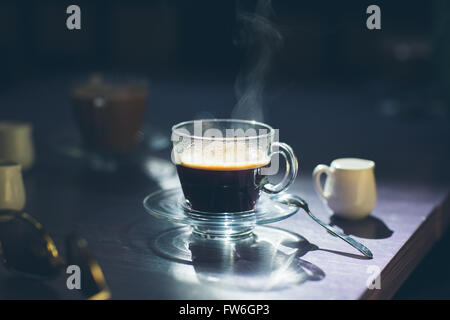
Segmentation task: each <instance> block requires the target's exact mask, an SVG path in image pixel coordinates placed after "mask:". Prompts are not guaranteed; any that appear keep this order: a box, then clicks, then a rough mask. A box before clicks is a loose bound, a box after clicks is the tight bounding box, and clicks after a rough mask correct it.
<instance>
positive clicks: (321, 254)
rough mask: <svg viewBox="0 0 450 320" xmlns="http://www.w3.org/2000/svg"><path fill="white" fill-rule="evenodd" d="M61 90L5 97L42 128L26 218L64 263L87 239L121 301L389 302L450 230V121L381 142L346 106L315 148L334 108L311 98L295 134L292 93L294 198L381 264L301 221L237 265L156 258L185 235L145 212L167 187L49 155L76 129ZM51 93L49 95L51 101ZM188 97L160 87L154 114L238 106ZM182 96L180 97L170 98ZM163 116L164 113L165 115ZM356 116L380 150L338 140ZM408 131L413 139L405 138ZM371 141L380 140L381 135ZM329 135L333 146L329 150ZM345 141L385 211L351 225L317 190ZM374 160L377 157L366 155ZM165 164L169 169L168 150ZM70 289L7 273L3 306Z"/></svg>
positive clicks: (264, 236)
mask: <svg viewBox="0 0 450 320" xmlns="http://www.w3.org/2000/svg"><path fill="white" fill-rule="evenodd" d="M57 80H58V79H56V80H52V81H50V82H47V83H45V84H42V83H41V82H39V84H37V85H33V86H30V87H26V88H23V89H20V90H19V89H17V90H12V91H10V92H8V94H2V95H0V98H1V99H2V101H4V102H6V103H7V104H8V105H9V106H10V108H8V109H2V110H0V111H1V112H0V116H1V117H2V118H10V119H11V118H13V119H19V118H21V116H20V115H25V116H24V117H25V120H26V119H28V120H31V121H33V122H34V123H35V125H36V130H35V132H36V140H37V154H38V158H37V162H36V166H35V168H34V169H33V170H32V171H30V172H27V173H25V177H24V178H25V186H26V190H27V195H28V196H27V205H26V211H27V212H28V213H30V214H31V215H33V216H34V217H36V218H37V219H38V220H39V221H40V222H41V223H42V224H43V225H44V227H45V228H46V229H47V231H48V232H49V233H50V234H51V235H52V236H53V237H54V239H55V241H56V243H57V246H58V247H59V248H62V249H61V250H60V251H61V252H62V254H64V249H63V248H64V238H65V236H66V235H67V234H69V233H70V232H76V233H78V234H80V235H82V236H83V237H85V238H86V239H87V240H88V242H89V246H90V248H91V249H92V252H93V253H94V255H95V256H96V257H97V259H98V261H99V262H100V265H101V266H102V268H103V271H104V273H105V277H106V279H107V281H108V284H109V286H110V288H111V291H112V295H113V298H116V299H360V298H363V299H374V298H390V297H391V296H392V295H393V294H394V293H395V291H396V290H397V289H398V288H399V286H400V285H401V284H402V282H403V281H404V280H405V279H406V278H407V277H408V275H409V274H410V272H411V271H412V270H413V269H414V267H415V266H416V265H417V263H418V262H419V261H420V260H421V258H422V257H423V256H424V255H425V253H426V252H427V251H428V250H429V249H430V248H431V246H432V245H433V244H434V243H435V242H436V241H437V240H438V239H439V238H440V237H441V235H442V234H443V232H444V231H445V229H446V228H447V226H448V221H449V219H450V218H449V216H450V204H449V202H450V200H449V180H448V177H449V175H448V172H442V177H443V179H438V178H437V177H438V175H439V171H438V168H437V165H438V164H439V163H442V164H444V165H446V164H447V163H448V161H446V160H448V158H449V157H448V155H449V152H448V150H447V149H444V148H442V146H445V141H448V140H446V139H447V138H446V137H448V136H449V134H448V133H449V132H448V128H447V129H445V128H446V127H445V126H444V127H443V126H442V123H446V122H443V121H442V120H439V119H438V120H436V121H428V122H426V123H425V122H424V123H420V124H419V123H417V122H415V121H412V122H411V121H410V122H408V124H405V123H404V122H402V121H400V123H399V124H398V125H397V124H396V123H395V121H394V120H392V119H389V120H386V121H384V122H383V123H382V128H383V133H384V134H385V135H381V138H380V137H378V138H377V136H378V135H379V134H381V133H380V131H377V130H376V129H375V128H376V126H377V124H373V123H372V122H371V121H370V119H378V120H379V118H376V116H375V115H372V118H371V117H369V116H366V115H367V114H371V112H372V111H369V110H368V111H366V112H362V111H360V110H359V109H357V108H355V109H351V107H348V108H346V107H343V108H342V109H341V112H340V114H341V115H342V116H343V120H342V121H343V122H341V123H339V124H336V123H334V122H333V119H334V118H335V117H336V113H333V112H332V113H331V115H330V117H329V118H330V119H329V122H328V124H329V125H330V127H327V130H326V132H325V133H323V132H322V133H320V132H319V133H318V135H317V137H314V138H312V137H308V139H310V141H309V143H308V142H307V140H308V139H306V137H307V135H306V133H307V132H310V131H311V130H313V129H314V128H315V127H316V126H317V125H318V124H319V120H318V119H316V118H315V115H316V114H317V113H318V111H317V110H319V109H320V108H322V110H325V111H330V110H331V109H330V107H329V104H328V103H326V101H323V99H322V94H321V93H320V92H321V91H319V93H318V95H317V96H316V98H315V99H316V100H313V99H312V98H311V101H316V103H313V102H310V104H312V105H315V108H310V109H309V108H307V107H306V108H305V109H303V110H302V111H301V114H303V115H305V114H306V115H309V116H310V118H311V119H312V120H311V121H312V122H311V123H304V124H303V125H302V126H301V127H299V126H298V125H297V126H295V125H294V122H295V121H296V120H295V117H294V116H295V115H298V114H296V113H295V112H296V111H295V110H296V109H295V108H294V106H295V105H297V103H298V101H301V99H300V98H298V99H297V98H296V97H298V96H296V95H295V94H294V93H292V92H291V93H289V92H288V93H287V95H288V96H289V97H290V98H289V99H288V100H286V101H284V102H282V103H281V104H282V105H285V106H287V107H286V109H285V110H288V111H289V110H290V111H289V112H290V114H292V117H291V119H288V118H289V117H285V116H283V115H280V114H275V115H274V116H273V117H272V119H273V122H274V123H275V126H276V124H279V123H280V121H281V119H284V120H285V125H284V128H285V131H283V132H282V133H281V135H282V137H281V140H284V141H286V142H288V143H290V144H291V145H292V146H293V147H294V149H295V150H296V151H297V152H298V154H300V167H301V173H300V176H299V177H298V178H297V181H296V183H295V184H294V185H293V187H292V188H291V189H290V192H293V193H296V194H299V195H301V196H302V197H304V198H305V199H306V200H307V201H308V202H309V203H310V208H311V210H312V212H313V213H315V214H316V215H317V216H318V217H320V218H322V219H323V220H324V221H327V222H328V221H331V222H332V223H334V224H335V225H336V227H338V228H340V229H342V230H343V231H344V232H346V233H348V234H351V235H353V236H354V237H355V238H356V239H358V240H360V241H361V242H362V243H363V244H365V245H366V246H367V247H369V248H370V249H371V250H372V252H373V254H374V259H372V260H368V259H365V258H363V257H362V256H361V255H360V254H359V252H358V251H356V250H354V249H353V248H352V247H350V246H349V245H347V244H346V243H345V242H343V241H340V240H339V239H337V238H335V237H333V236H331V235H330V234H328V233H327V232H326V231H325V230H324V229H322V228H321V227H320V226H318V225H317V224H316V223H315V222H314V221H312V220H311V219H310V218H309V217H308V216H307V215H306V214H304V213H302V212H299V213H297V214H296V215H294V216H292V217H290V218H289V219H286V220H284V221H281V222H278V223H275V224H272V225H270V226H268V227H267V228H262V227H258V229H257V230H256V232H257V234H259V235H260V236H259V238H258V241H256V242H255V243H253V244H252V245H247V244H243V245H242V246H240V247H239V250H238V251H237V252H238V253H239V255H240V256H239V257H240V258H239V259H235V258H233V259H231V260H227V259H224V257H223V256H217V257H216V256H214V254H213V255H210V256H208V254H211V251H206V252H202V251H201V250H200V251H198V252H196V257H197V260H195V261H194V262H192V263H186V262H180V261H173V260H170V259H167V258H166V257H164V256H161V255H160V254H158V252H157V251H155V250H154V246H153V244H154V243H155V241H156V240H157V239H161V236H162V235H163V234H164V232H166V231H167V230H169V229H173V228H175V227H176V226H174V225H173V224H171V223H169V222H165V221H162V220H158V219H156V218H154V217H151V216H150V215H148V214H147V213H146V212H145V210H144V209H143V207H142V200H143V198H144V197H145V196H146V195H147V194H149V193H150V192H152V191H155V190H158V189H159V188H160V187H161V181H160V183H159V184H158V183H156V182H155V181H151V180H150V179H148V177H146V176H145V175H144V174H142V172H140V171H133V170H129V171H126V172H122V173H120V174H116V175H110V176H102V175H97V174H94V173H92V172H90V171H88V170H86V169H85V167H84V164H83V163H82V161H79V160H76V159H68V158H67V157H64V156H62V155H61V154H58V153H57V152H55V150H54V149H53V148H52V147H49V143H48V141H49V137H54V136H58V135H60V134H61V133H63V132H62V131H58V132H55V131H54V128H53V127H52V123H53V122H54V120H55V119H58V117H60V119H61V123H60V126H59V127H58V128H61V126H62V125H65V124H68V123H70V120H69V119H70V117H69V114H70V112H68V111H67V110H68V109H69V106H68V103H69V101H68V99H67V96H66V93H64V91H63V90H62V89H61V88H62V84H64V83H65V82H64V81H62V80H61V81H57ZM61 83H62V84H61ZM64 85H65V84H64ZM43 87H45V88H46V89H45V90H43ZM180 88H184V87H179V86H178V87H177V86H173V85H160V86H159V87H156V88H155V97H154V100H153V101H154V105H153V107H154V108H159V109H158V110H164V108H163V106H164V105H165V104H167V105H176V104H178V103H181V102H182V101H194V100H196V99H195V97H199V96H202V97H203V94H204V93H205V92H209V93H210V96H211V97H215V98H214V99H217V101H227V99H228V98H223V97H224V96H226V97H228V94H229V93H230V92H231V91H230V92H229V91H228V90H219V89H217V88H216V87H213V88H211V87H206V89H205V88H204V87H202V86H197V87H189V88H187V89H180ZM174 90H175V91H177V95H173V94H171V93H172V92H174ZM23 92H26V94H24V93H23ZM328 94H330V96H329V97H328V98H327V101H333V102H334V103H336V104H337V105H342V106H344V105H345V104H346V101H348V102H349V101H355V99H354V97H353V96H351V95H350V98H349V97H341V96H339V97H341V98H342V99H340V98H336V97H335V98H333V97H332V94H331V93H328ZM312 96H314V95H313V94H312ZM211 97H209V98H208V99H210V98H211ZM177 99H179V100H177ZM296 99H297V100H296ZM230 100H231V99H230ZM197 101H198V99H197ZM358 101H362V98H361V99H360V100H358ZM32 103H37V104H38V105H39V106H40V107H41V109H40V110H41V111H45V112H44V114H46V115H47V116H44V115H42V113H40V112H38V109H39V108H33V109H29V108H27V107H25V106H26V105H27V104H32ZM349 103H350V102H349ZM219 104H220V103H219ZM290 104H291V105H292V107H290V106H289V105H290ZM219 107H220V106H219ZM317 108H318V109H317ZM166 109H167V108H166ZM25 110H29V112H30V113H26V112H25ZM351 110H355V112H351ZM161 112H162V114H164V111H161ZM188 112H191V111H188V110H183V111H181V115H180V114H178V115H176V116H172V115H171V114H170V112H166V113H165V115H164V116H163V115H161V114H159V113H158V115H155V116H158V117H161V121H163V122H161V123H167V126H166V125H164V126H163V125H160V128H162V129H163V131H165V130H166V129H167V128H166V127H170V124H172V123H173V122H176V121H177V119H172V117H174V118H176V117H182V118H184V120H186V119H187V115H186V114H184V113H188ZM319 113H320V112H319ZM49 114H51V115H52V117H49V116H48V115H49ZM351 114H356V116H357V117H359V118H358V119H363V120H361V121H366V122H365V123H366V126H367V127H368V129H367V131H364V130H365V128H363V127H362V126H361V125H359V124H356V129H357V130H363V132H364V134H365V136H364V138H365V139H364V140H365V141H369V142H370V143H372V145H371V146H372V147H370V146H368V145H366V142H362V141H360V140H351V139H350V138H348V136H347V134H350V133H351V131H348V132H347V131H345V130H344V129H343V130H344V132H343V133H340V132H339V131H334V129H336V128H341V127H342V128H349V127H348V126H346V123H347V125H348V122H345V121H347V120H345V119H347V116H350V115H351ZM374 117H375V118H374ZM292 118H294V119H292ZM171 119H172V120H171ZM314 119H316V120H317V121H316V120H314ZM378 120H377V121H378ZM320 121H327V120H323V119H321V120H320ZM350 122H351V121H350ZM436 123H438V124H439V125H436ZM378 125H381V124H380V123H378ZM333 126H334V127H333ZM69 127H70V125H69ZM406 128H408V130H409V131H404V130H406ZM418 129H420V130H423V134H419V133H420V132H419V131H417V130H418ZM68 131H70V130H68ZM299 132H301V134H300V133H299ZM358 132H359V131H358ZM370 132H373V135H372V136H370ZM331 133H334V134H335V136H334V137H333V134H331ZM443 133H444V135H443ZM387 135H389V136H390V137H392V138H390V139H391V141H387V140H389V139H387V138H386V136H387ZM325 136H328V137H330V139H331V140H330V141H329V142H328V145H326V146H323V147H322V143H324V141H325V140H324V139H325ZM411 136H414V137H417V139H415V140H414V143H415V144H414V146H413V148H408V149H407V148H406V147H405V146H404V145H403V144H402V141H410V140H408V137H411ZM338 137H339V138H342V141H343V142H342V144H341V148H342V150H344V149H346V150H351V149H349V148H350V147H351V146H353V147H354V150H355V151H354V152H351V154H352V155H355V156H362V157H364V156H365V157H368V158H372V159H374V160H375V161H377V169H376V177H377V188H378V203H377V207H376V209H375V210H374V212H373V213H372V215H371V216H370V217H369V218H367V219H365V220H363V221H358V222H348V221H343V220H340V219H337V218H335V217H332V215H331V213H330V212H329V211H328V209H327V208H326V207H325V206H324V204H323V203H322V202H321V201H320V199H319V198H318V197H317V195H316V194H315V192H314V190H313V186H312V180H311V171H312V167H313V165H314V164H317V163H319V162H325V163H327V162H328V160H331V159H333V158H330V155H332V157H336V158H337V157H340V156H342V152H335V151H336V148H337V146H336V141H337V140H338ZM346 137H347V138H348V139H346ZM383 137H384V138H383ZM355 139H356V138H355ZM367 139H368V140H367ZM313 140H314V141H313ZM377 141H378V142H377ZM381 141H385V144H383V143H381ZM393 141H395V143H394V142H393ZM317 144H320V146H317ZM400 145H401V147H398V148H397V147H396V146H400ZM383 146H385V148H384V147H383ZM447 147H448V145H447ZM369 149H370V152H369V151H367V150H369ZM396 149H398V150H397V151H395V150H396ZM323 150H326V152H325V151H323ZM333 150H334V151H333ZM376 150H378V151H376ZM439 150H442V151H439ZM366 151H367V152H366ZM416 152H417V154H419V155H420V157H418V159H412V154H415V153H416ZM347 154H348V153H347ZM374 155H376V156H374ZM157 156H158V157H160V158H162V159H169V156H168V152H167V150H166V151H163V152H161V153H160V154H157ZM405 157H406V158H410V159H412V160H411V163H409V164H408V165H401V164H402V163H404V162H403V160H404V159H405ZM422 167H423V168H424V169H423V170H422V169H421V168H422ZM411 177H415V179H412V178H411ZM163 182H164V181H163ZM166 182H167V183H166V184H165V185H166V186H168V185H171V184H172V181H171V180H167V181H166ZM200 249H201V248H200ZM193 250H194V248H193ZM204 253H206V255H205V254H204ZM213 253H214V252H213ZM205 257H207V259H204V258H205ZM208 257H209V258H208ZM208 259H209V260H208ZM377 270H379V271H381V289H372V290H370V289H368V288H367V281H368V278H369V277H370V276H371V275H372V274H373V273H374V272H376V271H377ZM65 279H66V275H65V274H61V275H60V277H58V278H57V279H55V280H52V281H46V282H43V281H36V280H29V279H23V278H20V277H17V276H13V275H11V274H10V273H8V272H7V271H6V270H5V269H4V268H0V298H56V299H57V298H63V299H65V298H67V299H73V298H75V299H76V298H80V295H79V294H78V293H77V292H70V291H69V290H67V288H66V286H65Z"/></svg>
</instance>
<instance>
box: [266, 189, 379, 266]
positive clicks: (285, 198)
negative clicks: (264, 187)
mask: <svg viewBox="0 0 450 320" xmlns="http://www.w3.org/2000/svg"><path fill="white" fill-rule="evenodd" d="M272 199H273V200H275V201H277V202H280V203H283V204H287V205H289V206H294V207H298V208H301V209H303V210H305V212H306V213H307V214H308V215H309V216H310V217H311V218H312V219H313V220H314V221H315V222H317V223H318V224H320V225H321V226H322V227H324V228H325V229H327V231H328V232H330V233H331V234H332V235H334V236H336V237H339V238H341V239H342V240H344V241H345V242H347V243H348V244H350V245H351V246H352V247H354V248H356V249H358V250H359V251H360V252H361V253H362V254H364V255H365V256H366V257H369V258H370V259H372V258H373V254H372V252H371V251H370V250H369V249H368V248H367V247H365V246H364V245H363V244H361V243H359V242H358V241H356V240H355V239H353V238H352V237H350V236H348V235H346V234H345V233H343V232H341V231H338V230H335V229H334V228H333V227H331V226H330V225H329V224H326V223H325V222H323V221H322V220H320V219H319V218H317V217H316V216H315V215H313V214H312V213H311V211H310V210H309V207H308V203H306V201H305V200H303V199H302V198H300V197H299V196H296V195H293V194H288V193H285V194H279V195H275V196H273V197H272Z"/></svg>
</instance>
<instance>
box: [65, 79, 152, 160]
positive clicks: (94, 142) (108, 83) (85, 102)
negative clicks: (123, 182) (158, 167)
mask: <svg viewBox="0 0 450 320" xmlns="http://www.w3.org/2000/svg"><path fill="white" fill-rule="evenodd" d="M148 95H149V86H148V82H147V81H145V80H142V79H137V78H128V77H112V76H104V75H100V74H95V75H92V76H91V77H90V78H88V79H87V80H85V81H83V82H80V83H78V84H76V85H74V86H72V88H71V98H72V105H73V112H74V117H75V120H76V122H77V125H78V128H79V130H80V133H81V138H82V143H83V147H84V148H85V149H86V151H88V152H89V153H90V154H91V155H94V156H95V157H94V158H95V159H97V160H98V161H99V164H100V167H101V166H108V163H109V164H111V163H110V162H111V161H115V158H116V157H117V156H119V157H120V156H123V155H127V154H129V153H132V151H134V150H135V148H136V146H137V144H138V142H139V137H140V130H141V129H142V126H143V123H144V116H145V111H146V107H147V101H148ZM116 160H117V159H116ZM113 167H114V165H113Z"/></svg>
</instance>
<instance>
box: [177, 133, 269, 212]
mask: <svg viewBox="0 0 450 320" xmlns="http://www.w3.org/2000/svg"><path fill="white" fill-rule="evenodd" d="M212 144H213V145H214V144H215V143H212ZM227 144H228V145H229V146H228V149H229V150H228V151H227V154H224V153H223V152H214V151H211V150H210V149H211V148H214V146H211V145H210V146H209V148H208V147H206V148H205V149H206V150H200V151H196V150H191V149H189V148H188V149H186V150H185V151H184V152H183V153H182V154H181V159H180V160H181V161H180V163H179V164H178V165H177V172H178V176H179V178H180V182H181V185H182V187H183V190H184V195H185V197H186V199H189V200H188V202H189V205H190V206H191V207H193V208H196V210H199V211H204V212H242V211H249V210H253V209H254V208H255V205H256V201H257V200H258V198H259V195H260V192H261V182H262V178H263V175H262V174H261V168H263V167H265V166H267V165H268V164H269V162H270V158H269V157H268V156H267V155H265V154H264V153H263V152H262V151H261V150H258V149H257V148H250V147H247V146H246V145H245V143H244V142H235V143H227ZM215 147H216V149H219V146H215ZM225 149H227V147H225ZM227 158H228V159H227Z"/></svg>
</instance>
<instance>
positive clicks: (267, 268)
mask: <svg viewBox="0 0 450 320" xmlns="http://www.w3.org/2000/svg"><path fill="white" fill-rule="evenodd" d="M285 244H290V245H285ZM292 244H295V245H292ZM316 248H317V247H316V246H314V245H312V244H310V243H309V242H308V241H307V240H306V239H305V238H303V237H302V236H300V235H297V234H295V233H291V232H289V231H285V230H282V229H278V228H274V227H266V226H265V227H262V226H258V227H256V228H255V229H254V231H253V234H252V235H251V236H249V237H247V238H243V239H238V240H232V241H229V240H211V239H204V238H201V237H198V236H195V235H193V234H192V232H191V228H189V227H181V228H174V229H169V230H167V231H164V232H163V233H161V234H159V235H158V236H156V238H155V240H154V241H153V249H154V251H155V252H156V253H157V254H158V255H160V256H162V257H164V258H167V259H170V260H172V261H175V262H181V263H183V264H187V265H192V266H193V269H194V272H195V277H196V280H198V281H200V282H202V283H208V284H212V285H215V286H218V287H221V288H241V289H245V290H250V291H256V290H266V291H267V290H277V289H282V288H286V287H289V286H292V285H298V284H301V283H303V282H305V281H318V280H321V279H323V278H324V277H325V273H324V272H323V271H322V270H321V269H320V268H319V267H317V266H316V265H314V264H312V263H309V262H308V261H305V260H303V259H301V257H302V256H303V255H305V254H306V253H307V252H308V251H310V250H315V249H316Z"/></svg>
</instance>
